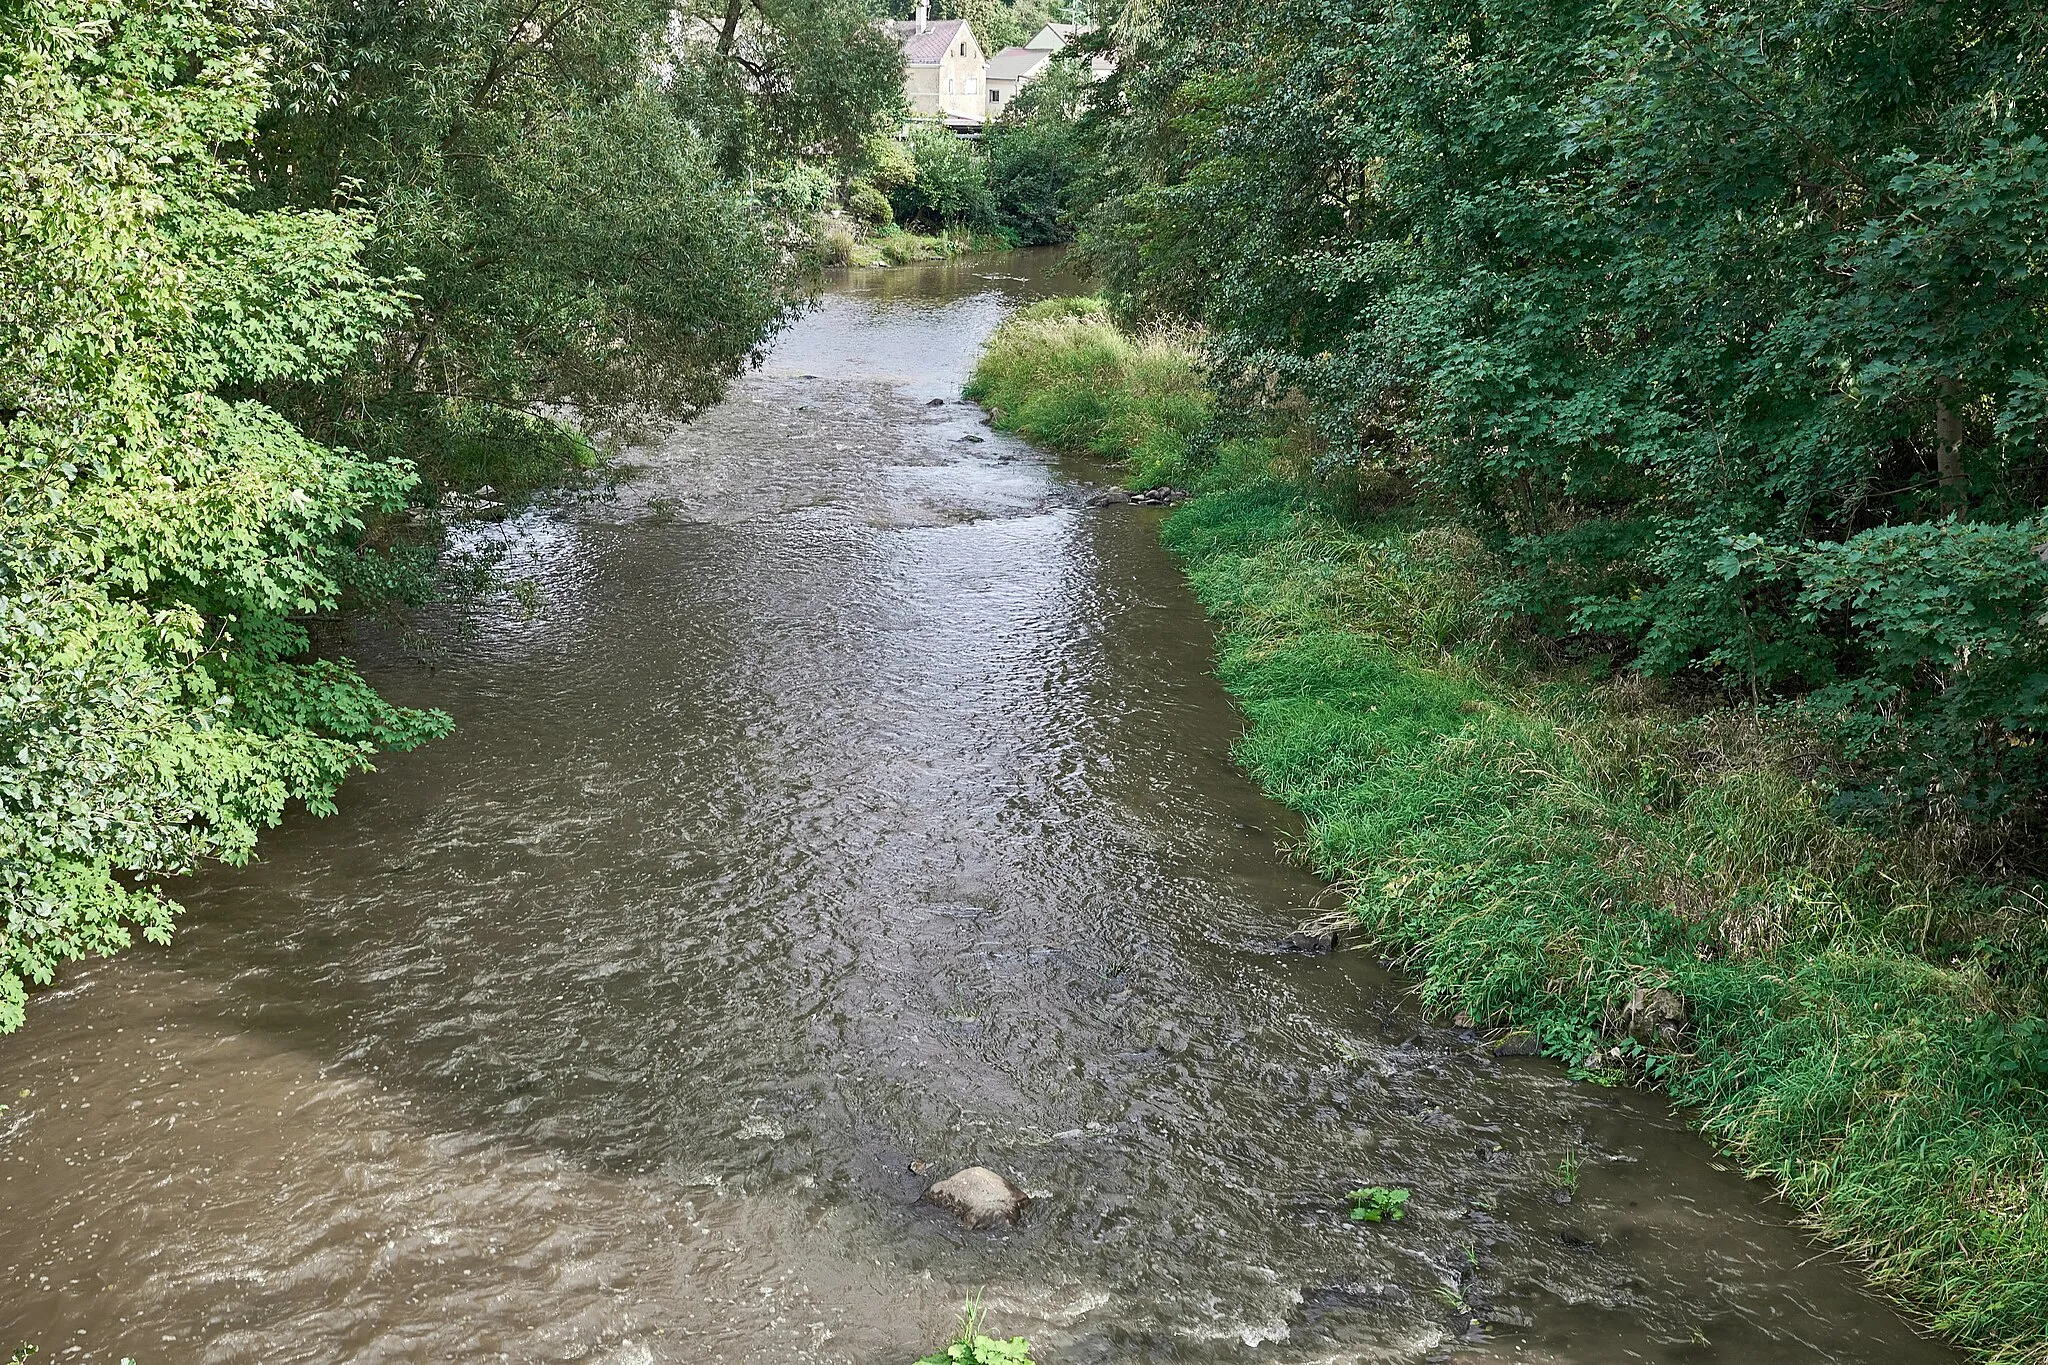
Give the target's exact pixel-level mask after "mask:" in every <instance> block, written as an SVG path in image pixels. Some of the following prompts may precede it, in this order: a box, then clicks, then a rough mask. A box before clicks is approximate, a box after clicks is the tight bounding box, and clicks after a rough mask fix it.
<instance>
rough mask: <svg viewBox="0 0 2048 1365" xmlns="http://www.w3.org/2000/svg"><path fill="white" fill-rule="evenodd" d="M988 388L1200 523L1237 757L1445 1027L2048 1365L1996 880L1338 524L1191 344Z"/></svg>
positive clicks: (1041, 361)
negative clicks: (1625, 1106)
mask: <svg viewBox="0 0 2048 1365" xmlns="http://www.w3.org/2000/svg"><path fill="white" fill-rule="evenodd" d="M968 392H969V394H970V396H972V397H975V398H977V399H979V400H980V401H982V402H984V403H985V404H987V405H988V406H989V407H990V408H991V410H992V411H993V413H994V414H995V421H996V425H997V426H999V427H1001V428H1003V429H1006V430H1013V431H1017V432H1019V433H1021V434H1023V435H1025V436H1027V437H1029V438H1031V439H1033V440H1036V441H1039V442H1041V443H1043V444H1045V445H1048V446H1051V447H1054V448H1057V449H1061V450H1066V451H1072V452H1077V453H1086V454H1091V455H1095V456H1098V457H1102V458H1106V459H1116V460H1124V461H1127V462H1128V464H1129V466H1130V475H1131V477H1130V479H1129V482H1130V483H1131V485H1132V486H1134V487H1135V486H1146V487H1149V486H1154V485H1157V484H1161V483H1173V484H1178V485H1182V486H1185V487H1187V488H1188V489H1190V490H1191V491H1192V492H1193V493H1194V495H1195V496H1194V497H1193V498H1192V500H1191V501H1189V502H1188V503H1187V504H1186V505H1185V506H1183V507H1181V508H1180V509H1179V510H1178V511H1176V512H1175V513H1174V514H1173V515H1172V516H1170V517H1169V518H1168V519H1167V520H1166V521H1165V523H1164V526H1163V529H1162V535H1163V537H1164V539H1165V541H1166V543H1167V544H1168V546H1169V547H1170V548H1172V549H1173V550H1174V551H1175V552H1176V553H1177V554H1179V555H1180V556H1181V558H1182V559H1183V561H1184V562H1185V565H1186V568H1187V571H1188V574H1189V577H1190V579H1191V581H1192V583H1193V585H1194V589H1195V591H1196V594H1197V595H1198V597H1199V598H1200V599H1201V601H1202V603H1203V605H1204V606H1205V608H1206V609H1207V610H1208V611H1209V612H1210V614H1211V615H1212V616H1213V617H1214V618H1215V620H1216V623H1217V627H1218V653H1219V664H1218V671H1219V673H1220V675H1221V677H1222V680H1223V682H1224V684H1225V685H1226V686H1227V687H1228V688H1229V690H1230V691H1231V693H1232V694H1233V695H1234V696H1235V697H1236V699H1237V700H1238V702H1239V704H1240V705H1241V706H1242V707H1243V710H1244V712H1245V716H1246V719H1247V722H1248V726H1247V730H1246V732H1245V734H1244V736H1243V738H1242V739H1241V741H1240V743H1239V745H1238V750H1237V752H1238V756H1239V758H1240V761H1241V762H1242V763H1243V764H1244V765H1245V767H1246V768H1247V769H1248V770H1249V771H1250V772H1251V773H1253V774H1254V775H1255V776H1256V777H1257V778H1258V780H1259V781H1260V782H1261V783H1262V784H1263V785H1264V787H1265V788H1266V790H1267V791H1268V792H1269V793H1271V794H1272V795H1273V796H1275V797H1277V798H1278V799H1280V800H1281V801H1283V802H1285V803H1286V804H1288V805H1290V806H1292V807H1294V808H1295V809H1296V810H1298V811H1300V812H1301V813H1302V814H1303V815H1304V816H1305V817H1306V818H1307V821H1308V829H1307V834H1306V836H1305V838H1304V840H1303V843H1302V846H1301V848H1300V850H1299V852H1300V856H1301V857H1302V858H1303V860H1304V861H1305V862H1307V863H1309V864H1310V865H1312V866H1313V867H1314V868H1315V870H1316V871H1317V872H1319V873H1320V874H1321V875H1323V876H1324V877H1326V878H1329V879H1330V880H1331V881H1333V882H1334V883H1335V884H1336V885H1337V887H1338V889H1339V890H1340V891H1341V893H1342V895H1343V897H1344V900H1345V904H1346V906H1347V908H1348V909H1349V911H1350V913H1351V915H1352V916H1353V917H1355V919H1356V920H1357V922H1358V924H1359V925H1360V926H1361V928H1362V929H1363V930H1364V931H1365V932H1366V933H1367V934H1369V935H1370V936H1371V937H1372V939H1373V940H1374V942H1375V943H1376V944H1377V945H1378V946H1379V947H1380V949H1381V951H1382V952H1383V953H1384V954H1385V955H1386V956H1388V957H1390V958H1393V959H1395V960H1397V961H1398V962H1400V963H1401V964H1402V965H1403V966H1406V967H1408V968H1410V969H1411V970H1413V971H1415V972H1417V973H1419V974H1420V976H1421V977H1422V986H1421V995H1422V997H1423V999H1424V1001H1425V1002H1426V1003H1427V1004H1428V1005H1429V1006H1430V1007H1431V1008H1432V1009H1433V1010H1435V1011H1437V1012H1439V1013H1441V1014H1443V1015H1447V1016H1465V1017H1467V1018H1469V1019H1470V1020H1471V1021H1473V1022H1474V1024H1475V1025H1481V1026H1490V1027H1493V1028H1498V1029H1502V1030H1509V1029H1513V1030H1521V1031H1525V1032H1526V1033H1527V1034H1529V1035H1532V1036H1533V1038H1534V1039H1535V1040H1536V1042H1537V1043H1539V1044H1540V1046H1541V1048H1542V1050H1543V1052H1544V1053H1545V1054H1546V1055H1548V1056H1550V1057H1553V1058H1556V1059H1557V1060H1559V1061H1561V1062H1563V1063H1565V1064H1566V1065H1568V1066H1570V1067H1571V1068H1572V1069H1573V1071H1574V1073H1575V1074H1577V1075H1579V1076H1581V1077H1582V1078H1584V1079H1586V1080H1589V1081H1595V1082H1599V1083H1603V1084H1617V1083H1624V1082H1629V1081H1647V1082H1654V1083H1657V1084H1660V1085H1662V1086H1664V1087H1665V1088H1667V1089H1668V1090H1669V1092H1670V1093H1671V1094H1672V1096H1673V1097H1674V1098H1675V1099H1677V1100H1678V1101H1680V1102H1681V1103H1683V1104H1686V1105H1688V1106H1691V1107H1692V1108H1693V1113H1694V1117H1695V1119H1696V1121H1697V1122H1698V1124H1699V1125H1700V1126H1701V1127H1702V1128H1703V1129H1704V1130H1705V1131H1706V1132H1707V1133H1709V1134H1710V1135H1711V1136H1712V1137H1714V1138H1715V1139H1716V1140H1717V1141H1718V1142H1720V1143H1721V1144H1723V1146H1724V1147H1725V1148H1726V1149H1727V1150H1728V1151H1729V1152H1730V1153H1731V1154H1733V1155H1734V1156H1735V1157H1736V1158H1737V1159H1738V1160H1739V1161H1741V1163H1742V1164H1743V1165H1744V1166H1745V1167H1746V1168H1747V1169H1748V1170H1750V1171H1751V1172H1752V1173H1753V1174H1755V1175H1757V1176H1759V1177H1764V1176H1767V1177H1769V1178H1770V1179H1772V1180H1773V1181H1774V1182H1776V1184H1777V1186H1778V1188H1780V1189H1781V1190H1783V1191H1784V1193H1785V1194H1786V1195H1787V1197H1788V1198H1790V1199H1791V1200H1792V1201H1793V1202H1795V1203H1796V1204H1797V1205H1798V1206H1799V1207H1800V1208H1801V1209H1802V1210H1803V1211H1805V1213H1806V1215H1807V1216H1808V1218H1809V1219H1810V1220H1811V1222H1812V1224H1813V1226H1814V1227H1815V1228H1816V1229H1817V1230H1818V1231H1820V1232H1821V1233H1823V1234H1824V1235H1826V1236H1827V1237H1829V1238H1830V1239H1832V1240H1833V1241H1835V1242H1836V1243H1837V1244H1839V1245H1841V1246H1843V1247H1845V1248H1846V1249H1848V1250H1849V1251H1850V1252H1852V1253H1853V1254H1855V1255H1857V1256H1859V1257H1860V1258H1862V1259H1863V1260H1864V1262H1865V1264H1866V1266H1867V1269H1868V1272H1869V1275H1870V1277H1871V1279H1872V1280H1873V1281H1874V1282H1875V1283H1877V1284H1878V1285H1880V1286H1882V1287H1884V1288H1885V1289H1887V1290H1889V1291H1891V1292H1893V1293H1895V1294H1897V1295H1899V1296H1900V1297H1901V1298H1903V1299H1905V1300H1906V1301H1908V1302H1909V1303H1911V1304H1912V1305H1913V1306H1914V1307H1916V1308H1917V1309H1918V1310H1919V1311H1921V1312H1922V1313H1923V1314H1924V1315H1925V1316H1926V1318H1927V1320H1928V1321H1929V1322H1930V1323H1931V1325H1933V1326H1934V1327H1936V1328H1937V1329H1939V1330H1941V1331H1943V1332H1945V1333H1947V1334H1949V1335H1950V1336H1952V1337H1953V1338H1954V1339H1955V1340H1957V1341H1958V1342H1960V1343H1962V1344H1964V1345H1966V1346H1968V1347H1971V1348H1972V1349H1974V1350H1976V1351H1977V1352H1979V1353H1980V1354H1981V1355H1982V1356H1983V1357H1984V1358H1986V1359H1989V1360H1994V1361H1999V1362H2033V1361H2043V1360H2048V1212H2044V1209H2048V1200H2043V1198H2042V1193H2043V1181H2044V1172H2048V1143H2044V1135H2048V1104H2044V1095H2043V1090H2042V1086H2041V1081H2042V1075H2041V1072H2040V1071H2039V1070H2038V1069H2037V1064H2038V1061H2039V1059H2040V1058H2041V1057H2042V1055H2043V1050H2044V1047H2043V1045H2044V1038H2043V1034H2044V1031H2048V1030H2044V1025H2043V1023H2042V1021H2041V1019H2040V1018H2039V1015H2038V1013H2037V1012H2036V1008H2037V1007H2036V1001H2037V1000H2038V996H2037V994H2036V991H2037V989H2038V985H2037V980H2036V978H2035V976H2034V974H2033V970H2034V969H2033V964H2031V963H2028V962H2024V961H2016V960H2014V958H2015V956H2016V955H2015V954H2014V953H2013V951H2012V945H2014V944H2016V943H2019V942H2022V941H2024V939H2025V937H2026V935H2025V934H2024V933H2023V932H2022V927H2023V926H2024V924H2025V923H2027V922H2028V921H2029V920H2030V919H2037V918H2038V915H2039V913H2040V910H2039V902H2038V901H2036V900H2033V899H2031V894H2030V892H2029V890H2028V889H2026V888H2015V887H2008V886H2003V885H2000V884H1998V883H1997V882H1996V881H1993V880H1989V879H1987V878H1986V877H1985V876H1984V875H1983V874H1982V871H1981V868H1982V867H1983V866H1984V865H1985V860H1986V850H1984V849H1983V848H1982V847H1981V846H1980V844H1981V836H1978V835H1974V834H1972V833H1971V832H1970V831H1969V830H1967V829H1965V828H1963V827H1959V826H1957V827H1949V826H1935V827H1925V828H1921V829H1918V830H1915V831H1912V832H1910V833H1906V834H1900V835H1892V836H1880V835H1876V834H1870V833H1865V832H1861V831H1858V830H1854V829H1851V828H1848V827H1846V826H1844V825H1842V824H1841V823H1839V822H1837V821H1835V820H1834V819H1832V818H1830V816H1829V815H1828V813H1827V809H1826V803H1827V795H1828V792H1827V790H1826V787H1825V784H1824V782H1823V781H1822V780H1821V779H1820V778H1819V777H1817V776H1816V774H1817V773H1820V772H1824V770H1825V764H1824V762H1823V761H1822V756H1820V755H1817V754H1816V753H1815V752H1814V751H1813V749H1812V747H1811V746H1810V745H1808V744H1807V743H1806V742H1805V741H1803V740H1802V739H1801V737H1800V736H1799V735H1797V734H1796V733H1794V732H1793V731H1792V730H1790V728H1789V727H1788V726H1786V725H1785V724H1784V723H1782V722H1777V721H1768V720H1761V719H1758V718H1756V717H1753V716H1751V715H1749V714H1747V713H1743V712H1734V711H1729V710H1719V709H1708V708H1704V707H1701V706H1698V705H1688V704H1686V703H1685V702H1684V701H1683V700H1682V699H1678V698H1674V697H1671V696H1667V695H1663V694H1660V693H1659V692H1658V691H1656V690H1655V689H1653V688H1650V687H1648V686H1646V685H1643V684H1641V683H1640V682H1637V681H1634V680H1632V679H1629V678H1620V679H1601V678H1598V677H1596V676H1595V675H1594V674H1593V672H1592V671H1591V670H1589V669H1588V668H1586V667H1585V666H1584V665H1582V664H1581V665H1572V664H1567V663H1562V662H1559V661H1557V660H1556V659H1554V658H1552V657H1550V656H1548V655H1547V654H1546V653H1545V652H1544V651H1543V649H1542V648H1541V647H1540V646H1539V645H1538V644H1536V643H1535V642H1532V641H1528V640H1524V639H1522V638H1519V637H1518V636H1517V634H1516V633H1515V631H1514V630H1513V628H1512V626H1511V624H1510V623H1508V622H1504V621H1502V620H1500V619H1498V618H1497V617H1496V616H1495V615H1494V614H1493V613H1492V612H1490V611H1489V610H1488V609H1487V608H1486V606H1485V602H1486V599H1487V595H1488V590H1489V587H1490V586H1491V584H1492V582H1494V581H1497V570H1496V569H1495V568H1494V567H1493V566H1492V565H1491V564H1490V562H1489V560H1488V558H1487V556H1486V554H1485V553H1484V551H1483V550H1482V548H1481V547H1480V546H1479V544H1478V543H1477V542H1476V541H1475V540H1474V539H1473V538H1472V537H1470V535H1469V534H1467V533H1465V532H1464V531H1462V530H1460V529H1457V528H1455V527H1450V526H1444V525H1439V524H1434V523H1432V522H1430V521H1429V520H1428V519H1426V518H1425V517H1423V516H1422V515H1421V514H1420V513H1419V512H1418V511H1417V510H1415V509H1412V508H1411V509H1404V510H1402V511H1400V512H1397V513H1395V514H1393V515H1391V516H1388V517H1386V518H1383V519H1380V520H1377V521H1368V522H1360V521H1357V520H1355V519H1350V520H1347V519H1345V518H1341V517H1340V516H1339V515H1337V513H1336V511H1335V509H1334V508H1333V507H1332V506H1331V505H1330V504H1329V501H1328V500H1327V498H1325V497H1324V496H1323V495H1322V494H1321V493H1319V492H1318V491H1316V490H1315V489H1314V488H1313V486H1312V481H1311V480H1309V479H1308V478H1307V477H1306V471H1305V470H1304V469H1303V468H1302V467H1301V460H1300V457H1299V456H1298V454H1297V452H1296V451H1295V449H1294V448H1293V446H1292V445H1291V443H1290V442H1289V441H1287V440H1286V439H1285V438H1284V436H1282V435H1274V434H1268V435H1258V436H1249V437H1244V438H1241V439H1235V440H1225V441H1221V442H1218V443H1214V444H1211V443H1209V442H1208V440H1207V437H1206V433H1207V432H1208V431H1209V430H1210V418H1211V416H1212V415H1213V412H1214V401H1213V399H1212V397H1211V396H1210V394H1209V393H1208V391H1207V389H1206V387H1205V386H1204V384H1203V382H1202V380H1201V376H1200V372H1199V369H1198V367H1197V365H1196V356H1195V351H1194V347H1193V345H1192V342H1191V341H1190V340H1189V339H1187V338H1184V337H1175V336H1170V335H1169V336H1157V337H1151V338H1146V339H1142V340H1136V339H1132V338H1129V337H1126V336H1123V335H1120V334H1119V333H1117V332H1116V331H1115V329H1114V328H1112V327H1111V326H1110V325H1109V324H1108V322H1107V321H1106V320H1105V319H1104V318H1103V317H1102V316H1101V315H1100V313H1099V312H1094V311H1091V309H1090V308H1089V307H1088V305H1086V304H1085V303H1065V302H1063V303H1059V304H1052V305H1042V306H1040V307H1037V308H1034V309H1030V310H1026V311H1025V312H1024V313H1022V314H1020V315H1019V316H1018V317H1017V318H1015V319H1013V320H1012V321H1011V322H1010V323H1009V324H1007V325H1006V326H1005V327H1004V328H1003V329H1002V330H1001V331H1000V332H998V333H997V334H996V336H995V337H994V338H993V339H992V340H991V342H990V344H989V347H988V349H987V350H986V351H985V352H984V354H983V357H982V361H981V364H980V366H979V367H978V369H977V371H976V375H975V378H974V380H973V382H972V384H971V385H970V386H969V390H968ZM1276 429H1277V428H1276Z"/></svg>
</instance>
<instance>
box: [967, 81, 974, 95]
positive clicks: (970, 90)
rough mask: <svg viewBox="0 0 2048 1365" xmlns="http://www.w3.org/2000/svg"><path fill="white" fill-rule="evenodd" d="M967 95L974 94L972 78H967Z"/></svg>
mask: <svg viewBox="0 0 2048 1365" xmlns="http://www.w3.org/2000/svg"><path fill="white" fill-rule="evenodd" d="M967 93H968V94H970V95H971V94H973V93H974V77H972V76H969V77H968V78H967Z"/></svg>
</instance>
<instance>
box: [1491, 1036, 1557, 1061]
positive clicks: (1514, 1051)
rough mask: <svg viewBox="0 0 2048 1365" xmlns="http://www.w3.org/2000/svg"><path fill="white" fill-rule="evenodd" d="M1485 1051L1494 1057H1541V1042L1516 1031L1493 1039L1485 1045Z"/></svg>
mask: <svg viewBox="0 0 2048 1365" xmlns="http://www.w3.org/2000/svg"><path fill="white" fill-rule="evenodd" d="M1486 1050H1487V1051H1488V1052H1491V1053H1492V1054H1493V1055H1494V1056H1496V1057H1541V1056H1542V1055H1543V1040H1542V1039H1541V1038H1538V1037H1537V1036H1536V1035H1535V1034H1533V1033H1525V1032H1522V1031H1520V1030H1517V1031H1515V1032H1513V1033H1504V1034H1502V1035H1501V1036H1500V1037H1498V1038H1496V1039H1494V1040H1493V1041H1492V1042H1490V1043H1488V1044H1487V1045H1486Z"/></svg>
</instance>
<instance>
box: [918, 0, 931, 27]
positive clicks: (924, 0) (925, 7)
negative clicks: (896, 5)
mask: <svg viewBox="0 0 2048 1365" xmlns="http://www.w3.org/2000/svg"><path fill="white" fill-rule="evenodd" d="M931 26H932V7H931V4H930V0H917V31H918V32H919V33H922V32H924V31H925V30H926V29H928V28H930V27H931Z"/></svg>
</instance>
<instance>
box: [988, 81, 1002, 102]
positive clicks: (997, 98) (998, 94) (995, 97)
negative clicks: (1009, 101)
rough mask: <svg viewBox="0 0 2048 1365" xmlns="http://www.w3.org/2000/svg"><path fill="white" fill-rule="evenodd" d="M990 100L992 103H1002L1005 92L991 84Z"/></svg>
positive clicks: (989, 90) (989, 89)
mask: <svg viewBox="0 0 2048 1365" xmlns="http://www.w3.org/2000/svg"><path fill="white" fill-rule="evenodd" d="M988 102H989V103H990V104H1001V103H1002V102H1003V92H1002V91H1000V90H998V89H996V88H995V87H994V86H993V85H991V86H990V87H989V88H988Z"/></svg>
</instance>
